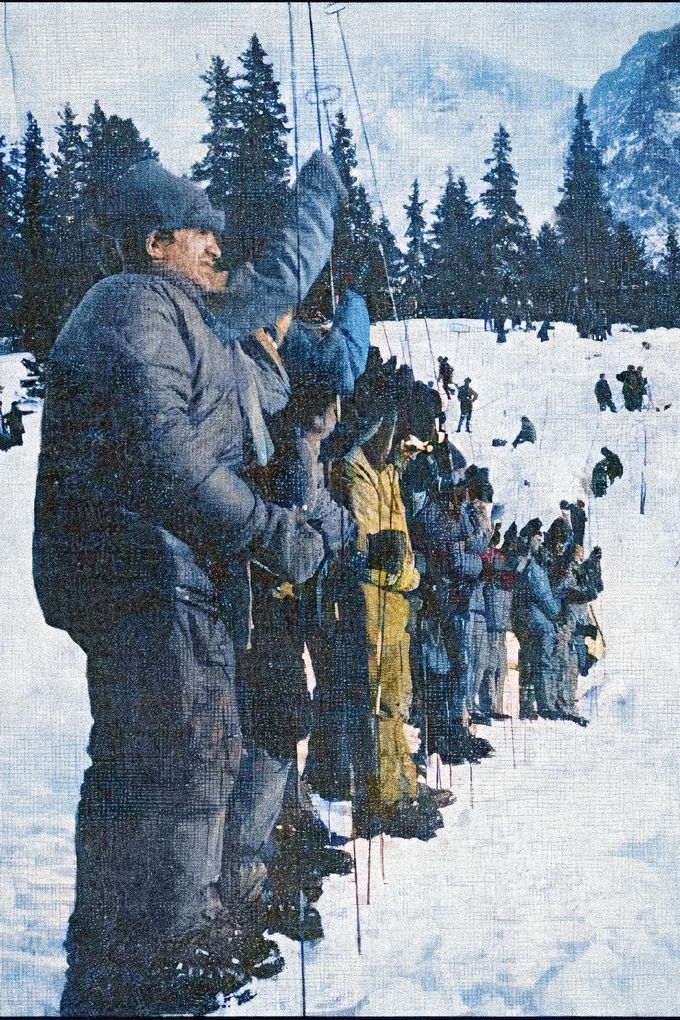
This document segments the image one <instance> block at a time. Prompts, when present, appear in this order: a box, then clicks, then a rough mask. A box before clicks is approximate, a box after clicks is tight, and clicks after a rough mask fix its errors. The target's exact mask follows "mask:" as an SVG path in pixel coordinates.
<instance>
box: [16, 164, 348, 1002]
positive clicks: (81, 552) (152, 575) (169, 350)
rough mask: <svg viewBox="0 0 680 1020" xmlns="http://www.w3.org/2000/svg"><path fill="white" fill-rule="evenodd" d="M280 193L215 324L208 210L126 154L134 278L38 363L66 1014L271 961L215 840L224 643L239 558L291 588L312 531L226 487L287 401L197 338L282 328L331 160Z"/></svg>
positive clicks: (232, 698) (237, 597)
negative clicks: (66, 755)
mask: <svg viewBox="0 0 680 1020" xmlns="http://www.w3.org/2000/svg"><path fill="white" fill-rule="evenodd" d="M299 194H300V201H299V206H298V207H299V220H298V226H299V230H298V229H297V228H296V224H292V225H289V227H288V228H286V230H285V231H284V232H283V233H282V234H281V235H280V237H278V238H274V239H273V242H272V247H271V249H270V251H269V252H268V253H267V254H265V256H264V257H263V259H262V260H261V261H260V262H258V263H255V265H252V264H250V265H248V266H247V267H245V269H243V270H242V269H237V270H235V272H234V273H233V274H230V276H231V278H230V279H227V280H226V287H225V289H224V308H225V311H224V318H223V319H222V320H220V321H219V322H217V321H216V320H215V319H214V318H213V317H212V316H211V315H210V313H209V312H208V310H207V308H206V304H205V297H206V295H207V294H208V293H209V292H210V290H211V289H213V288H215V287H218V286H219V287H224V284H225V275H224V274H222V275H218V274H216V273H215V270H214V265H215V262H216V260H217V259H218V258H219V256H220V247H219V244H218V241H217V234H218V233H219V231H220V230H221V229H222V226H223V215H222V214H221V213H218V212H217V211H215V210H214V209H213V208H212V207H211V206H210V204H209V202H208V200H207V198H206V196H205V194H204V193H203V192H202V191H201V189H200V188H198V187H197V186H195V185H194V184H192V183H190V182H189V181H187V180H185V179H182V178H177V177H174V176H173V175H172V174H170V173H168V172H167V171H166V170H164V169H163V168H162V167H161V166H160V165H159V164H158V163H156V162H152V161H149V162H147V163H142V164H139V165H138V166H137V167H135V168H133V169H132V170H131V171H130V172H129V174H128V175H126V177H125V178H123V179H122V180H121V181H120V182H118V183H117V184H116V185H115V186H114V187H113V189H112V191H111V193H110V195H109V196H108V200H109V203H110V204H109V207H108V212H107V215H108V222H107V227H108V229H109V231H110V232H112V233H113V232H115V236H116V237H117V238H118V247H119V249H120V251H121V252H123V253H124V254H125V257H126V259H127V262H128V267H129V268H130V269H132V270H134V271H132V272H130V271H128V272H124V273H122V274H119V275H117V276H113V277H109V278H107V279H104V280H101V281H100V282H99V283H97V284H96V285H95V286H94V287H93V288H92V289H91V290H90V291H89V292H88V293H87V294H86V295H85V297H84V298H83V300H82V302H81V303H80V305H79V306H78V308H77V309H76V310H75V312H74V313H73V314H72V315H71V317H70V319H69V321H68V323H67V324H66V326H65V327H64V329H63V330H62V332H61V334H60V336H59V337H58V339H57V341H56V343H55V345H54V347H53V348H52V351H51V352H50V355H49V358H48V364H47V396H46V401H45V408H44V414H43V429H42V449H41V454H40V462H39V468H38V481H37V491H36V506H35V532H34V544H33V556H34V559H33V572H34V581H35V586H36V591H37V594H38V598H39V601H40V604H41V607H42V610H43V613H44V616H45V619H46V620H47V622H48V623H49V624H50V625H51V626H54V627H58V628H61V629H63V630H66V631H67V632H68V633H69V634H70V635H71V637H72V638H73V639H74V640H75V641H77V643H78V644H80V646H81V647H82V648H83V649H84V651H85V652H86V654H87V680H88V689H89V695H90V705H91V711H92V717H93V729H92V734H91V738H90V744H89V754H90V757H91V759H92V765H91V766H90V768H89V769H88V770H87V771H86V773H85V780H84V783H83V787H82V792H81V801H80V805H79V809H78V817H77V825H76V857H77V877H76V903H75V907H74V911H73V914H72V916H71V919H70V922H69V933H68V937H67V946H68V962H69V971H68V975H67V986H66V989H65V991H64V995H63V998H62V1005H61V1011H62V1014H63V1015H70V1016H73V1015H77V1016H83V1015H97V1016H99V1015H108V1014H111V1013H114V1014H116V1015H120V1014H122V1015H126V1014H133V1015H136V1014H137V1013H138V1012H139V1011H140V1010H141V1011H142V1012H145V1013H148V1012H149V1010H156V1011H158V1010H160V1011H162V1012H167V1011H169V1010H172V1009H173V1007H174V1006H176V1005H177V1004H178V1002H180V1001H182V1000H181V996H182V995H184V996H186V997H187V998H188V999H189V1001H192V1000H191V996H192V995H193V994H194V993H195V992H197V991H198V989H197V987H196V984H195V982H194V980H193V979H192V978H191V976H190V975H188V968H185V969H183V968H184V966H185V964H184V961H187V962H189V961H190V962H191V963H192V964H193V962H194V960H195V946H196V944H197V943H196V939H197V938H200V939H201V940H203V939H205V940H207V941H208V944H209V945H211V946H212V948H213V949H214V955H213V956H212V957H208V958H206V959H204V961H203V963H204V966H203V967H202V971H201V974H202V976H200V980H198V979H197V980H198V985H199V986H200V991H201V994H205V993H206V989H207V988H210V982H209V975H210V974H212V975H213V977H214V980H215V981H216V982H217V987H213V988H210V991H212V992H216V991H218V990H219V987H220V982H221V981H222V978H220V976H219V974H220V971H221V972H222V974H224V972H225V970H226V972H227V973H229V972H230V968H231V960H232V958H233V957H234V956H237V957H240V956H241V949H242V950H243V951H244V953H245V956H244V959H246V958H250V960H251V962H252V960H253V959H254V958H255V959H256V958H257V957H258V956H259V955H261V956H266V954H267V953H268V952H269V949H270V948H271V944H269V946H267V944H266V943H264V944H263V940H262V939H261V938H260V936H259V933H255V939H254V941H253V933H252V932H249V931H246V932H244V931H243V926H242V925H241V924H240V923H239V918H240V916H241V912H242V908H243V905H244V904H245V903H246V902H247V900H248V898H249V896H250V894H251V893H252V892H253V888H254V887H253V885H252V884H250V885H249V882H250V879H251V877H252V875H251V872H252V869H251V868H250V864H251V861H250V860H249V859H248V848H247V847H244V846H243V845H242V844H239V845H238V846H237V849H236V851H235V852H234V854H233V855H232V854H231V853H230V852H229V850H228V848H230V847H233V839H231V838H230V836H233V831H234V828H235V827H236V828H238V825H239V822H238V813H239V812H238V805H236V809H235V806H234V803H233V797H234V796H235V791H236V789H237V786H236V779H237V775H238V773H239V771H240V768H241V730H240V722H239V715H238V711H237V704H236V695H235V646H237V645H238V644H239V643H240V642H241V641H244V640H247V637H248V629H249V628H248V620H249V588H248V567H249V561H250V559H251V557H255V558H256V559H257V560H258V561H259V562H260V563H262V564H263V565H264V566H265V567H267V568H268V569H269V570H271V571H272V573H273V574H274V575H276V576H278V577H280V578H281V579H282V580H283V581H285V580H287V581H291V582H301V581H304V580H305V579H306V578H308V577H310V576H311V575H312V574H313V573H314V571H315V570H316V568H317V567H318V565H319V563H320V562H321V559H322V557H323V540H322V538H321V535H320V534H319V533H318V532H317V531H315V530H314V529H313V528H311V527H310V526H309V525H308V524H306V523H305V522H304V521H303V520H302V519H301V518H300V516H299V515H298V514H297V513H296V512H295V511H292V510H287V509H284V508H282V507H280V506H277V505H275V504H273V503H268V502H266V501H265V500H263V499H262V497H261V496H260V494H259V493H258V492H257V491H255V489H254V488H253V487H251V486H250V485H249V484H248V483H247V482H246V481H245V480H244V477H243V466H244V461H245V456H246V451H247V450H252V451H253V453H258V454H259V455H261V456H264V457H266V453H267V440H268V438H269V437H268V436H267V435H265V432H266V430H265V427H264V414H265V412H266V410H267V409H271V408H272V407H273V406H277V405H278V406H280V401H281V400H282V399H284V397H285V391H284V390H283V389H279V390H277V389H276V388H272V389H270V388H268V386H266V385H264V383H263V384H262V385H258V381H260V382H262V380H263V379H264V376H262V374H261V372H260V368H259V366H258V364H257V363H256V362H255V361H253V360H252V359H251V358H250V357H249V355H248V354H247V353H246V351H245V349H244V348H242V347H241V346H240V344H239V343H238V342H236V341H235V340H234V341H233V342H228V343H224V342H221V340H222V339H223V337H222V336H218V332H220V333H223V332H224V331H228V330H229V329H233V330H234V331H236V330H237V329H239V328H241V327H242V326H245V329H246V332H247V329H248V328H251V329H252V328H257V327H260V326H264V325H267V324H268V323H271V322H272V321H274V320H276V319H277V317H279V316H283V314H284V313H285V312H286V310H290V309H292V308H294V307H295V305H296V303H297V297H298V294H299V293H301V294H302V295H304V294H306V292H307V290H308V289H309V286H311V284H312V282H313V280H314V279H315V277H316V276H317V275H318V273H319V272H320V271H321V269H322V268H323V266H324V264H325V263H326V261H327V259H328V256H329V253H330V248H331V243H332V237H333V212H334V210H335V208H336V206H337V204H338V202H339V201H340V200H341V199H342V198H343V196H344V189H343V188H342V185H341V184H340V182H339V179H338V177H337V172H336V170H335V168H334V166H333V164H332V161H330V160H329V159H328V158H327V157H324V156H321V155H320V154H316V155H315V156H313V157H312V159H311V160H310V161H309V162H308V163H307V165H306V166H305V167H304V168H303V170H302V171H301V173H300V179H299ZM298 237H299V239H300V246H301V250H302V252H303V253H304V259H303V260H301V262H302V265H303V267H304V272H303V273H302V274H301V279H300V280H298V277H297V273H296V268H295V267H296V250H297V238H298ZM241 335H244V334H243V333H242V334H241ZM272 378H273V377H272ZM248 795H249V796H252V797H254V798H255V799H257V797H258V795H259V794H258V791H253V790H249V791H248ZM235 816H236V818H235ZM261 930H262V929H260V931H261ZM258 940H259V941H258ZM198 944H199V945H200V944H201V943H200V942H199V943H198ZM248 945H249V946H250V947H251V948H250V949H247V948H246V947H247V946H248ZM258 945H259V946H260V948H259V949H257V948H255V949H253V946H258ZM239 946H240V947H241V948H240V949H239ZM253 953H254V954H255V955H254V956H253ZM178 961H179V963H178ZM180 974H187V975H188V976H187V977H186V978H185V979H184V980H182V981H180V980H179V977H178V975H180ZM235 980H238V979H236V978H235ZM181 989H184V992H182V991H181ZM184 1001H186V999H185V1000H184Z"/></svg>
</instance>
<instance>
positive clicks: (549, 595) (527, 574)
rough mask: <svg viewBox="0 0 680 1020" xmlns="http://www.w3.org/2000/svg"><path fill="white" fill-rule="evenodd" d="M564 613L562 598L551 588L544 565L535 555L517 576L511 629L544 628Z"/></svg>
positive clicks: (518, 631) (530, 629)
mask: <svg viewBox="0 0 680 1020" xmlns="http://www.w3.org/2000/svg"><path fill="white" fill-rule="evenodd" d="M561 612H562V599H561V597H560V596H559V595H558V594H556V593H555V592H553V589H552V588H551V587H550V581H549V579H548V572H547V570H546V568H545V566H544V565H543V564H542V563H540V562H539V561H538V560H537V559H535V558H532V559H531V560H529V563H528V564H527V566H526V567H525V569H524V570H522V571H520V573H519V574H518V575H517V583H516V585H515V590H514V593H513V600H512V623H513V628H512V629H513V630H514V632H515V633H516V634H517V633H522V632H525V631H527V630H528V631H533V630H542V629H544V628H545V627H546V626H548V625H549V624H551V623H555V622H556V621H557V620H558V619H559V618H560V614H561Z"/></svg>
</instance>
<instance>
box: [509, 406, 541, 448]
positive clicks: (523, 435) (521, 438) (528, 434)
mask: <svg viewBox="0 0 680 1020" xmlns="http://www.w3.org/2000/svg"><path fill="white" fill-rule="evenodd" d="M535 442H536V429H535V428H534V426H533V424H532V422H531V421H530V420H529V419H528V418H527V416H526V415H525V414H523V415H522V427H521V429H520V430H519V434H518V435H517V437H516V438H515V440H514V441H513V444H512V448H513V450H516V449H517V447H518V446H519V445H520V443H535Z"/></svg>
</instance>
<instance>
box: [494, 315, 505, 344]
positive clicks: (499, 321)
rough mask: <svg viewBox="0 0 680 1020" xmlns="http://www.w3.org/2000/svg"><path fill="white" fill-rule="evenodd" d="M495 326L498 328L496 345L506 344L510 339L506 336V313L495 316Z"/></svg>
mask: <svg viewBox="0 0 680 1020" xmlns="http://www.w3.org/2000/svg"><path fill="white" fill-rule="evenodd" d="M493 324H494V326H495V327H496V343H497V344H504V343H505V342H506V341H507V339H508V338H507V336H506V334H505V312H500V313H497V314H496V315H494V317H493Z"/></svg>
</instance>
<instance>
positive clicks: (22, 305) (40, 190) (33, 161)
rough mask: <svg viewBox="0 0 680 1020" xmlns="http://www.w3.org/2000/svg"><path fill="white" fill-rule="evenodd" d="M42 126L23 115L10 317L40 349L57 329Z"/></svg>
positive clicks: (48, 184) (30, 343)
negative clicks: (17, 290)
mask: <svg viewBox="0 0 680 1020" xmlns="http://www.w3.org/2000/svg"><path fill="white" fill-rule="evenodd" d="M48 166H49V161H48V158H47V155H46V153H45V147H44V143H43V137H42V132H41V130H40V128H39V126H38V122H37V121H36V119H35V117H34V116H33V114H32V113H30V112H29V113H28V114H27V117H26V132H25V134H24V137H23V142H22V147H21V169H22V171H23V173H22V181H21V210H22V217H21V229H20V255H19V276H20V287H21V298H20V300H19V305H18V307H17V310H16V314H15V323H16V326H17V329H18V331H19V335H20V337H21V340H22V342H23V345H24V347H25V348H26V350H28V351H33V352H34V353H37V354H40V353H43V352H44V351H46V350H47V349H48V348H49V347H50V345H51V343H52V341H53V340H54V338H55V336H56V334H57V332H58V317H57V315H56V312H55V309H56V304H57V299H56V293H55V288H54V282H55V281H54V272H53V267H52V266H51V265H50V254H51V242H52V231H53V222H52V202H53V190H52V180H51V178H50V176H49V172H48Z"/></svg>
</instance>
